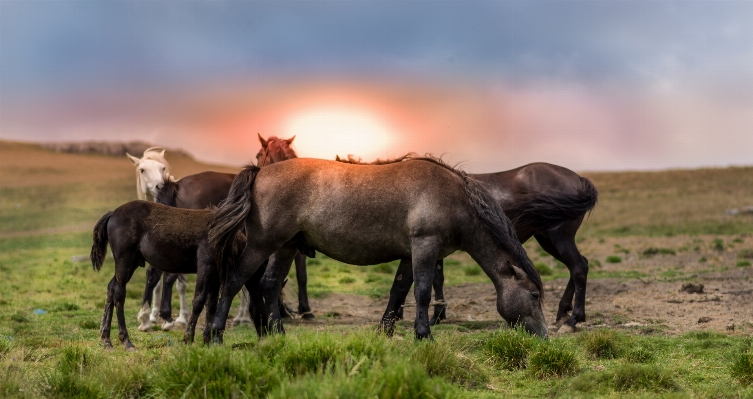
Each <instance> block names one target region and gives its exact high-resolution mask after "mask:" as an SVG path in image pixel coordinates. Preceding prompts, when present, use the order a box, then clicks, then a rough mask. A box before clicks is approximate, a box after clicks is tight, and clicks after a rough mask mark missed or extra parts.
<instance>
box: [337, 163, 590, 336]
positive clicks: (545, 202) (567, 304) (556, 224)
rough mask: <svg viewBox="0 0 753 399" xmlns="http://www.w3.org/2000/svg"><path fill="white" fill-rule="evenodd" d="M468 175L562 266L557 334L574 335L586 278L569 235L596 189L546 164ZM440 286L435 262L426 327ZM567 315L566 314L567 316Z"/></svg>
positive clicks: (438, 315)
mask: <svg viewBox="0 0 753 399" xmlns="http://www.w3.org/2000/svg"><path fill="white" fill-rule="evenodd" d="M341 162H353V160H349V161H341ZM470 176H472V177H474V178H475V179H476V180H479V181H481V182H482V183H484V187H486V189H487V190H489V192H490V193H491V195H492V197H493V198H494V200H495V202H496V203H497V204H499V206H500V207H501V208H502V209H503V210H504V212H505V214H506V215H507V216H509V217H510V219H511V220H512V224H513V227H514V228H515V233H516V235H517V236H518V239H519V240H520V242H521V243H523V242H526V241H528V239H530V238H531V237H535V238H536V241H538V242H539V244H540V245H541V247H542V248H543V249H544V250H545V251H546V252H548V253H549V254H550V255H552V256H553V257H554V258H555V259H557V260H559V261H560V262H562V263H564V264H565V265H566V266H567V268H568V270H569V271H570V280H569V281H568V283H567V288H565V292H564V294H563V295H562V299H561V300H560V303H559V308H558V310H557V322H558V323H559V322H562V321H564V324H563V325H562V327H560V331H561V332H571V331H574V329H575V325H576V323H579V322H583V321H585V320H586V311H585V306H586V278H587V276H588V259H586V257H584V256H583V255H581V254H580V251H578V247H577V246H576V245H575V234H576V233H577V232H578V228H579V227H580V225H581V223H582V222H583V218H584V217H585V215H586V214H587V213H588V212H590V211H591V210H592V209H593V208H594V206H596V201H597V199H598V193H597V191H596V187H594V185H593V184H592V183H591V181H589V180H588V179H587V178H585V177H582V176H579V175H578V174H577V173H575V172H573V171H571V170H569V169H566V168H563V167H561V166H557V165H552V164H548V163H532V164H528V165H525V166H521V167H519V168H516V169H512V170H508V171H504V172H498V173H487V174H477V175H470ZM395 283H396V284H402V285H406V284H407V286H408V288H410V285H411V283H412V281H411V279H410V278H409V279H404V280H401V281H399V282H398V281H396V282H395ZM443 284H444V264H443V262H442V260H441V259H440V260H438V261H437V268H436V270H435V272H434V281H433V286H434V295H435V296H434V298H435V301H436V302H437V303H439V304H437V305H435V307H434V316H433V317H432V319H431V324H432V325H434V324H436V323H438V322H439V320H440V319H444V318H445V307H446V305H444V304H443V303H444V302H445V300H444V292H443V290H442V286H443ZM573 297H574V299H575V301H574V302H575V307H573ZM401 310H402V309H401ZM571 310H572V311H573V312H572V315H569V314H568V313H569V312H570V311H571Z"/></svg>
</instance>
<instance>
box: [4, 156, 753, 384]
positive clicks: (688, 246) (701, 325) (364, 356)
mask: <svg viewBox="0 0 753 399" xmlns="http://www.w3.org/2000/svg"><path fill="white" fill-rule="evenodd" d="M168 159H169V161H170V162H171V164H172V166H173V170H174V171H175V172H176V176H177V177H181V176H184V175H188V174H192V173H196V172H198V171H202V170H207V169H212V170H218V171H230V172H233V171H235V169H233V168H227V167H219V166H212V165H205V164H201V163H199V162H197V161H195V160H193V159H191V158H188V157H181V158H175V157H170V154H169V153H168ZM584 175H586V176H588V177H589V178H591V179H592V180H593V182H594V183H595V185H596V186H597V188H598V189H599V192H600V198H599V204H598V205H597V207H596V209H595V210H594V212H593V213H592V214H591V215H590V217H589V218H588V220H586V221H585V222H584V225H583V227H582V228H581V230H580V232H579V235H578V237H577V240H578V245H579V247H580V249H581V251H582V252H583V254H584V255H585V256H586V257H588V258H589V260H590V272H589V284H588V292H587V306H586V311H587V316H588V321H587V322H586V323H583V324H581V325H579V327H580V329H579V332H577V333H575V334H561V335H560V334H557V333H556V332H554V331H555V330H556V329H557V326H555V325H554V316H555V311H556V305H557V302H558V300H559V297H560V296H561V295H562V291H563V290H564V286H565V284H566V282H567V276H568V273H567V270H566V268H565V267H564V265H562V264H559V263H558V262H556V261H555V260H554V259H552V258H551V257H549V256H548V255H546V254H544V253H543V251H542V250H541V249H540V248H539V247H538V245H537V244H536V243H535V242H533V241H531V242H528V243H526V245H525V248H526V250H527V251H528V254H529V256H530V257H531V259H532V260H533V261H534V263H535V264H536V266H537V269H539V270H540V272H541V274H542V278H543V279H544V284H545V288H546V297H545V312H546V313H545V314H546V317H547V321H548V322H549V323H550V330H551V331H553V333H552V338H551V339H549V340H547V341H540V340H537V339H532V338H530V337H528V336H526V335H525V334H521V333H520V332H519V331H516V330H511V329H507V328H504V327H501V324H502V319H501V318H500V317H499V315H498V314H497V313H496V310H495V305H494V300H493V298H494V297H493V295H494V289H493V287H492V285H491V283H490V282H489V281H488V279H487V278H486V276H484V274H483V273H482V272H481V270H480V268H479V267H478V266H477V265H476V264H475V263H474V262H473V261H472V260H471V259H470V258H469V257H468V256H467V255H466V254H464V253H456V254H453V255H451V256H450V258H448V260H447V261H446V271H445V273H446V281H447V285H448V287H447V288H446V290H445V296H446V298H447V301H448V303H449V307H448V317H449V318H448V319H447V320H446V322H445V323H443V324H441V325H439V326H436V327H434V328H433V333H434V338H435V341H434V342H416V341H414V339H413V335H412V325H413V323H412V319H413V313H412V311H413V308H410V307H408V308H407V309H406V315H407V318H408V321H403V322H400V323H399V324H398V328H397V333H396V336H395V337H393V338H391V339H387V338H385V337H383V336H380V335H377V334H376V333H375V329H376V324H377V321H378V320H379V317H380V316H381V313H382V312H383V310H384V306H385V305H386V300H387V298H386V296H387V294H388V291H389V286H390V284H391V282H392V278H393V274H394V270H395V269H396V264H395V263H392V264H383V265H379V266H374V267H366V268H363V267H355V266H349V265H345V264H341V263H339V262H336V261H334V260H332V259H328V258H327V257H325V256H323V255H322V254H317V258H316V259H310V260H309V290H310V294H311V296H312V299H311V305H312V309H313V311H314V313H315V314H316V317H317V319H316V321H314V322H305V323H304V322H302V321H301V320H299V319H295V320H290V321H288V322H287V324H286V328H287V331H288V334H287V335H285V336H273V337H267V338H265V339H263V340H257V339H256V335H255V332H254V330H253V328H250V327H249V326H245V325H244V326H240V327H235V328H229V329H228V331H227V333H226V335H225V341H226V342H225V345H223V346H221V347H204V346H203V345H202V344H194V345H193V346H190V347H186V346H184V345H183V344H182V331H170V332H163V331H159V330H156V329H155V330H154V331H152V332H149V333H142V332H139V331H138V330H137V328H136V327H137V326H138V323H137V321H136V317H135V315H136V313H137V311H138V308H139V302H140V298H141V294H142V291H143V287H144V280H145V279H144V273H143V272H141V271H137V273H136V274H135V276H134V278H133V280H132V281H131V283H130V284H129V286H128V287H129V290H128V294H127V300H126V320H127V323H128V327H129V332H130V334H131V339H132V340H133V342H134V344H135V345H136V346H137V347H138V348H139V350H138V351H137V352H133V353H130V352H125V351H124V350H123V348H122V346H120V345H117V344H116V346H115V349H113V350H111V351H104V350H103V349H102V348H101V345H100V341H99V323H100V319H101V314H102V308H103V306H104V300H105V292H106V284H107V282H108V281H109V280H110V278H111V277H112V274H111V273H112V270H113V262H112V258H111V257H109V256H108V258H107V261H106V263H105V266H104V267H103V269H102V271H101V272H99V273H97V272H95V271H92V269H91V263H90V262H89V261H88V259H86V260H81V259H84V258H85V255H87V254H88V253H89V250H90V248H91V229H92V227H93V225H94V223H95V222H96V221H97V219H98V218H99V217H100V216H101V215H102V214H103V213H104V212H105V211H107V210H112V209H114V208H116V207H117V206H118V205H120V204H122V203H123V202H126V201H128V200H132V199H135V187H134V180H135V179H134V170H133V166H132V165H131V163H130V162H128V160H127V159H125V157H123V158H112V157H105V156H98V155H73V154H57V153H52V152H48V151H45V150H41V149H39V148H38V147H36V146H34V145H30V144H20V143H11V142H0V397H87V398H96V397H103V398H104V397H160V398H161V397H187V398H188V397H196V398H199V397H267V396H268V397H275V398H278V397H279V398H281V397H295V398H297V397H305V396H308V397H310V398H314V397H321V398H329V397H336V396H339V397H347V398H351V397H369V398H371V397H380V398H390V397H403V398H409V397H427V398H429V397H468V398H472V397H473V398H475V397H508V396H509V397H513V396H515V397H519V396H523V397H636V396H637V397H753V387H752V386H751V385H749V384H751V383H753V348H752V346H753V339H751V336H752V334H751V333H753V307H751V306H750V302H751V301H753V282H751V281H750V279H751V276H753V267H751V263H752V262H753V234H751V233H753V215H750V214H746V213H740V214H738V215H731V214H728V213H726V212H725V211H726V210H727V209H731V208H742V207H745V206H750V205H753V168H724V169H701V170H676V171H661V172H642V173H638V172H623V173H584ZM290 278H291V279H294V278H295V276H294V275H291V276H290ZM193 281H194V280H192V279H189V282H193ZM686 284H693V288H695V289H696V290H697V289H698V288H699V287H700V284H702V285H703V290H702V292H700V293H690V292H687V291H682V290H681V289H682V287H683V286H684V285H686ZM289 285H291V286H294V285H295V284H292V283H291V284H289ZM690 291H692V289H691V290H690ZM192 294H193V289H192V288H189V296H190V295H192ZM411 298H412V296H409V302H410V301H411ZM176 303H177V302H176ZM234 311H235V309H234V310H233V313H234ZM176 312H177V309H176ZM200 324H203V319H202V320H201V321H200ZM116 334H117V333H116V332H115V335H116ZM115 341H117V340H114V342H115Z"/></svg>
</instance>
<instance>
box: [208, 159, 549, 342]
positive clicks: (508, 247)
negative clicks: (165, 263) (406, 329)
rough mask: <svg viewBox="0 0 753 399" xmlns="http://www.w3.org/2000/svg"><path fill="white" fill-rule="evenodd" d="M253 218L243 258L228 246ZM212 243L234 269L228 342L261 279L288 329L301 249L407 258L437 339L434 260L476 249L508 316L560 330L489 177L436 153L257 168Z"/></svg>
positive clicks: (384, 326) (423, 328) (354, 259)
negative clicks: (240, 303)
mask: <svg viewBox="0 0 753 399" xmlns="http://www.w3.org/2000/svg"><path fill="white" fill-rule="evenodd" d="M243 226H245V228H246V231H254V232H260V234H248V235H247V237H246V239H247V242H246V249H245V251H244V252H243V254H242V255H241V256H240V257H239V258H238V259H237V261H236V262H235V263H234V266H233V265H230V264H229V263H228V262H226V261H225V260H224V255H223V253H224V250H225V248H227V247H228V245H229V244H230V243H231V242H232V240H233V237H234V236H235V232H236V231H238V230H239V229H241V228H242V227H243ZM209 240H210V243H211V245H212V246H213V247H214V249H215V256H216V257H217V259H218V263H219V265H220V267H221V268H223V269H224V270H225V271H224V272H223V273H224V275H225V278H224V279H223V282H222V288H221V291H222V294H221V297H220V301H219V304H218V307H217V312H216V314H215V319H214V322H213V323H212V327H211V332H210V334H211V335H212V340H213V342H216V343H221V342H222V340H223V334H224V330H225V321H226V320H227V316H228V310H229V307H230V303H231V300H232V298H233V296H235V294H236V293H237V292H238V290H240V288H241V286H243V285H244V284H247V283H248V282H249V281H250V282H251V286H252V287H253V288H256V289H259V288H261V290H262V295H263V296H264V302H265V303H264V306H265V309H266V314H267V315H268V316H269V317H270V323H269V328H270V330H272V332H278V333H284V331H285V330H284V327H283V325H282V321H281V318H280V315H279V310H278V308H277V296H278V295H279V292H280V286H281V283H282V279H283V277H284V276H286V275H287V273H288V270H289V268H290V265H291V263H292V260H293V257H294V256H295V253H296V251H297V250H300V251H301V252H302V253H304V254H307V255H308V254H312V253H313V251H319V252H321V253H323V254H325V255H327V256H329V257H331V258H333V259H336V260H338V261H341V262H344V263H349V264H353V265H361V266H366V265H373V264H378V263H384V262H389V261H393V260H400V263H401V267H400V268H399V274H398V276H397V277H396V279H398V280H399V279H401V278H402V276H403V275H404V274H405V273H411V272H412V273H413V278H414V281H415V282H416V289H415V291H414V293H415V298H416V303H417V309H416V321H415V323H414V332H415V337H416V338H417V339H424V338H431V331H430V327H429V317H428V308H429V303H430V300H431V284H432V280H433V274H434V264H435V263H436V261H437V259H441V258H444V257H446V256H447V255H449V254H451V253H453V252H454V251H456V250H460V249H462V250H465V251H466V252H468V253H469V254H470V255H471V256H472V257H473V258H474V259H475V260H476V261H477V262H478V263H479V265H480V266H481V268H482V269H483V270H484V272H485V273H486V274H487V275H488V276H489V278H490V279H491V280H492V282H493V283H494V286H495V289H496V292H497V311H498V312H499V314H500V315H501V316H502V318H503V319H504V320H505V321H506V322H507V323H509V324H521V325H523V326H524V328H526V329H527V330H528V331H529V332H531V333H533V334H536V335H538V336H539V337H542V338H546V337H547V335H548V331H547V326H546V320H545V318H544V313H543V311H542V309H541V300H542V299H543V293H544V292H543V285H542V282H541V278H540V277H539V275H538V273H537V272H536V270H535V269H534V267H533V265H532V264H531V261H530V259H528V256H527V255H526V252H525V250H524V249H523V247H522V245H521V244H520V242H519V241H518V239H517V237H516V236H515V231H514V229H513V228H512V224H511V223H510V221H509V220H508V219H507V217H506V216H505V214H504V213H503V211H502V209H501V208H500V207H499V205H498V204H497V203H496V202H495V201H494V200H493V198H492V196H491V194H490V193H489V192H487V191H486V189H484V187H483V185H482V183H480V182H479V181H477V180H475V179H473V178H471V177H469V176H467V175H466V174H465V173H463V172H462V171H458V170H456V169H454V168H452V167H450V166H448V165H446V164H445V163H444V162H442V161H441V160H439V159H437V158H433V157H430V156H427V157H421V158H419V157H417V156H415V155H406V156H404V157H401V158H398V159H396V160H393V161H392V162H388V163H385V164H383V165H353V164H345V163H340V162H335V161H327V160H319V159H303V158H297V159H292V160H288V161H286V162H280V163H276V164H272V165H269V166H265V167H264V168H258V167H256V166H253V165H250V166H247V167H246V168H245V169H244V170H243V171H242V172H241V173H239V174H238V176H237V177H236V178H235V180H234V181H233V186H232V187H231V188H230V193H229V194H228V198H227V199H226V200H225V201H224V202H223V203H222V204H221V205H220V207H219V208H218V209H217V212H216V213H215V215H214V217H213V218H212V221H211V228H210V232H209ZM272 254H274V255H275V256H274V258H272V259H270V260H269V263H268V266H267V267H266V272H264V271H263V270H264V268H263V267H262V264H263V263H264V262H265V260H267V259H268V258H269V257H270V255H272ZM259 273H264V275H263V278H262V279H261V281H260V282H259V286H258V287H257V286H255V285H256V279H257V277H258V274H259ZM252 287H249V291H251V290H252ZM394 294H396V295H394V296H395V297H397V296H398V295H397V294H399V293H394ZM398 306H399V303H397V302H395V301H392V302H391V303H390V305H389V309H388V311H387V312H385V314H384V316H383V317H382V320H381V321H380V330H382V331H384V332H386V333H387V334H388V335H390V334H391V333H392V331H393V329H394V321H395V311H396V309H397V307H398Z"/></svg>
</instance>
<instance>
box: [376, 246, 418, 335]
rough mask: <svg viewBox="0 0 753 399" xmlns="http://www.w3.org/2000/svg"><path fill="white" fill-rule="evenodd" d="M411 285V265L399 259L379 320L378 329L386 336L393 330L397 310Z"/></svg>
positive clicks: (408, 261) (396, 318)
mask: <svg viewBox="0 0 753 399" xmlns="http://www.w3.org/2000/svg"><path fill="white" fill-rule="evenodd" d="M411 285H413V267H412V264H411V261H410V260H408V259H403V260H401V261H400V265H399V266H398V267H397V273H395V279H394V280H393V281H392V288H390V300H389V302H388V303H387V309H386V310H385V311H384V315H383V316H382V320H381V321H379V331H380V332H384V333H385V334H386V335H387V336H388V337H391V336H392V334H393V333H394V332H395V322H396V321H397V320H398V319H399V318H398V316H397V314H398V310H401V309H402V305H403V304H404V303H405V297H406V296H408V291H410V287H411Z"/></svg>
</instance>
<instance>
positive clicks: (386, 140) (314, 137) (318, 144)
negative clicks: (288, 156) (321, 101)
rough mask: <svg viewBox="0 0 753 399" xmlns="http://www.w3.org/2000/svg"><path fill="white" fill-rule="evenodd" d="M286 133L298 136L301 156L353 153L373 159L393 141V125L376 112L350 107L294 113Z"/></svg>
mask: <svg viewBox="0 0 753 399" xmlns="http://www.w3.org/2000/svg"><path fill="white" fill-rule="evenodd" d="M284 131H285V137H291V136H296V139H295V146H296V151H297V152H298V155H299V156H301V157H310V158H322V159H334V158H335V155H340V156H345V155H348V154H353V155H356V156H359V157H362V158H363V159H364V160H370V159H371V158H374V157H379V156H383V155H384V152H385V151H386V150H387V148H388V146H389V144H390V142H391V141H392V133H391V131H390V129H389V128H388V127H387V126H386V125H385V123H383V122H382V121H381V120H380V119H379V118H378V117H376V116H375V115H373V114H371V113H369V112H367V111H362V110H354V109H348V108H321V109H312V110H307V111H302V112H298V113H295V114H294V115H293V116H292V117H291V118H290V119H289V120H288V122H287V124H286V126H285V129H284Z"/></svg>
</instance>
